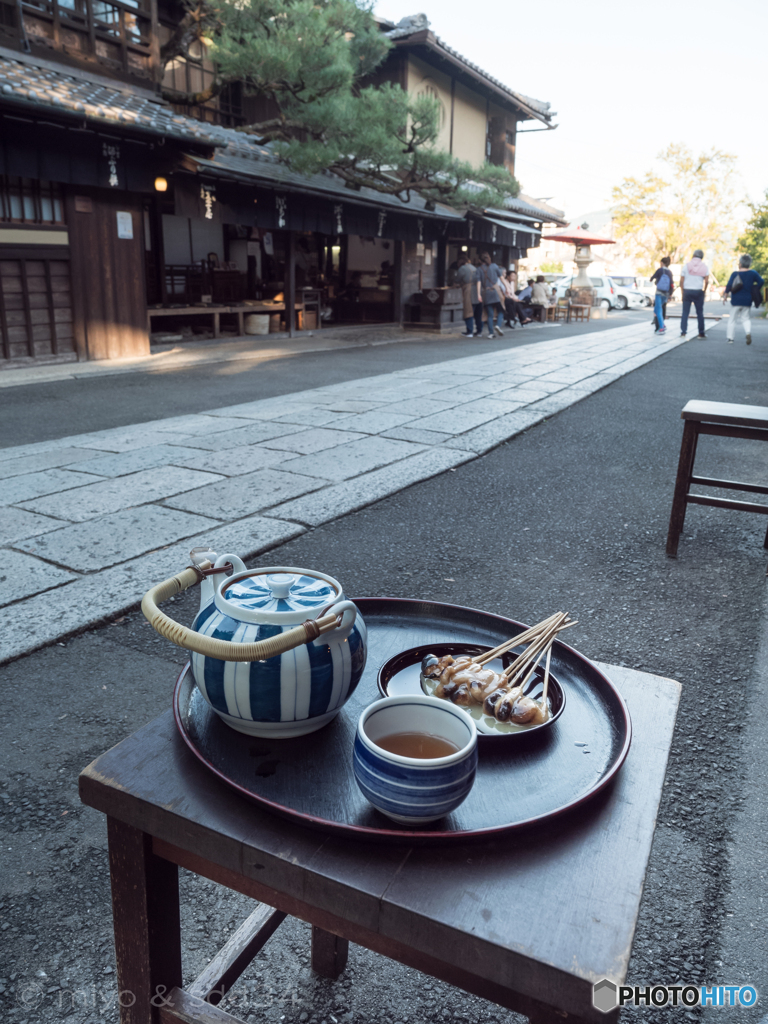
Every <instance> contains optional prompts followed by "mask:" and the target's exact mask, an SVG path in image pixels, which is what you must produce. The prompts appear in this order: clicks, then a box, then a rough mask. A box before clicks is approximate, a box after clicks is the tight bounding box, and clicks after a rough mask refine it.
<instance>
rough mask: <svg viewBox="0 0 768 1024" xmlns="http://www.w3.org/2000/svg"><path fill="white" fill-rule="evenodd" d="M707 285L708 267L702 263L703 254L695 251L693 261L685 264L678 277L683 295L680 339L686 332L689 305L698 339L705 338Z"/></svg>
mask: <svg viewBox="0 0 768 1024" xmlns="http://www.w3.org/2000/svg"><path fill="white" fill-rule="evenodd" d="M708 284H709V267H708V266H707V264H706V263H705V262H704V253H703V252H702V251H701V249H695V250H694V253H693V259H691V260H690V261H689V262H688V263H686V264H685V266H684V267H683V272H682V274H681V275H680V291H681V292H682V294H683V313H682V316H681V317H680V337H681V338H684V337H685V335H686V334H687V332H688V314H689V313H690V312H691V305H693V308H694V309H695V310H696V320H697V322H698V327H699V337H700V338H706V334H705V333H704V297H705V295H706V292H707V285H708Z"/></svg>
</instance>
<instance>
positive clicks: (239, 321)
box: [237, 309, 243, 338]
mask: <svg viewBox="0 0 768 1024" xmlns="http://www.w3.org/2000/svg"><path fill="white" fill-rule="evenodd" d="M237 336H238V338H242V336H243V311H242V309H238V311H237Z"/></svg>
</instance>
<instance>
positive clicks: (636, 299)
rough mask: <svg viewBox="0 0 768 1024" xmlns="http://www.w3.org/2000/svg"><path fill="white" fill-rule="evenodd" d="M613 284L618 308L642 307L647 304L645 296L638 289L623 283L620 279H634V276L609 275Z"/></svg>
mask: <svg viewBox="0 0 768 1024" xmlns="http://www.w3.org/2000/svg"><path fill="white" fill-rule="evenodd" d="M611 280H612V281H613V286H614V288H615V289H616V305H617V307H618V308H619V309H642V308H643V307H644V306H646V305H649V303H647V302H646V296H645V295H643V293H642V292H641V291H638V289H637V288H635V287H634V286H633V285H626V284H623V283H622V281H626V280H629V281H634V278H632V277H630V278H622V279H621V280H619V279H618V278H616V277H614V276H613V275H611Z"/></svg>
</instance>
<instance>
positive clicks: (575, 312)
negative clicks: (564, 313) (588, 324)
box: [568, 305, 590, 323]
mask: <svg viewBox="0 0 768 1024" xmlns="http://www.w3.org/2000/svg"><path fill="white" fill-rule="evenodd" d="M589 310H590V307H589V306H577V305H571V306H569V307H568V323H570V322H571V320H589Z"/></svg>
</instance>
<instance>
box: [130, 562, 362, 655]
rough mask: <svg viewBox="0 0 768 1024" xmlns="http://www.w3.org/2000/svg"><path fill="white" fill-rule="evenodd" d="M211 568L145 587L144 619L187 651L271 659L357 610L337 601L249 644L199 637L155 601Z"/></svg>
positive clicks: (345, 622)
mask: <svg viewBox="0 0 768 1024" xmlns="http://www.w3.org/2000/svg"><path fill="white" fill-rule="evenodd" d="M211 568H212V566H211V563H210V562H208V561H205V562H202V563H201V565H200V566H199V567H198V566H195V565H191V566H188V567H187V568H186V569H184V570H183V571H182V572H180V573H178V574H177V575H176V576H171V578H170V579H167V580H165V581H164V582H163V583H158V584H157V586H154V587H152V588H151V590H148V591H147V592H146V594H145V595H144V597H143V599H142V602H141V610H142V612H143V614H144V618H145V619H146V620H147V622H148V623H149V624H150V626H152V628H153V629H155V630H156V631H157V632H158V633H159V634H160V636H162V637H165V639H166V640H170V641H171V643H174V644H176V645H177V646H178V647H184V648H186V650H188V651H195V653H197V654H203V655H205V656H206V657H209V658H218V659H219V660H220V661H265V660H266V659H267V658H275V657H277V655H279V654H284V653H285V652H286V651H290V650H292V649H293V648H294V647H301V646H302V645H303V644H307V643H310V642H311V641H312V640H316V639H317V637H319V636H321V635H322V634H323V633H329V632H330V631H331V630H332V629H339V628H348V627H351V626H352V623H353V622H354V617H351V616H352V611H353V610H354V612H355V614H356V612H357V609H356V608H355V606H354V605H353V604H352V602H351V601H339V602H337V603H336V604H334V605H332V606H331V607H330V609H328V610H327V611H325V612H324V613H323V614H322V615H321V616H320V618H318V619H307V621H306V622H303V623H302V624H301V625H300V626H296V627H294V628H293V629H289V630H288V631H287V632H285V633H278V634H277V636H271V637H268V638H267V639H266V640H259V641H258V642H256V643H253V644H236V643H233V642H232V641H231V640H217V639H215V638H214V637H210V636H203V635H202V634H201V633H198V632H196V630H194V629H189V627H188V626H182V625H181V623H179V622H176V621H175V620H174V619H172V618H171V617H170V616H169V615H166V614H165V612H161V611H160V609H159V608H158V607H157V604H158V602H161V601H167V600H168V598H169V597H173V596H174V595H175V594H180V593H182V592H183V591H185V590H189V588H190V587H194V586H195V585H196V584H198V583H202V581H203V580H204V579H205V578H206V576H207V575H208V574H209V571H210V569H211Z"/></svg>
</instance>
